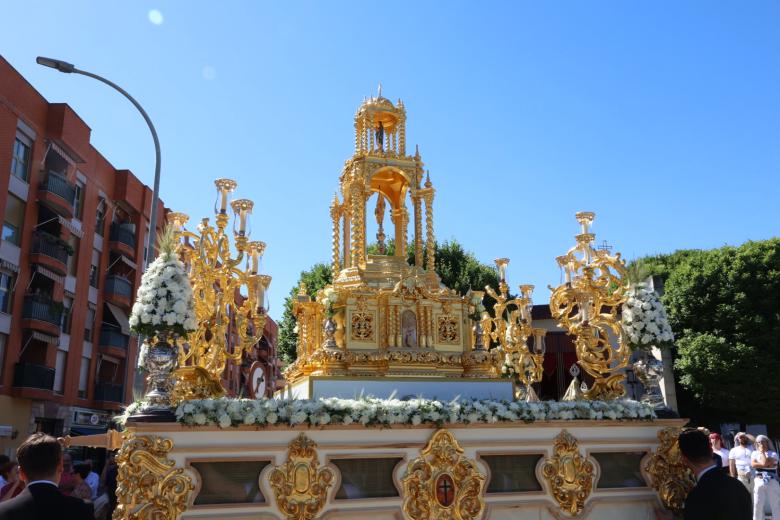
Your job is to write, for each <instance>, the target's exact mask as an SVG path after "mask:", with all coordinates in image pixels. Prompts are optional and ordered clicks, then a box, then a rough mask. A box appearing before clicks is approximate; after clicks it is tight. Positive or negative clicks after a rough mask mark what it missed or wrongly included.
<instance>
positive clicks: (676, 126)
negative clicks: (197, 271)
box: [0, 1, 780, 317]
mask: <svg viewBox="0 0 780 520" xmlns="http://www.w3.org/2000/svg"><path fill="white" fill-rule="evenodd" d="M2 10H3V19H4V21H5V23H4V24H3V30H2V31H0V53H2V54H3V55H4V56H5V57H6V59H8V60H9V61H10V62H11V64H12V65H14V66H15V67H16V68H17V69H18V70H19V71H20V72H21V73H22V74H23V75H24V76H25V77H27V79H28V80H29V81H30V82H31V83H32V84H33V85H34V86H35V87H36V88H37V89H38V90H39V91H40V92H41V93H42V94H43V95H44V96H46V97H47V98H48V99H49V100H50V101H52V102H67V103H69V104H70V105H71V106H72V107H73V108H74V109H75V110H76V111H77V112H78V113H79V114H80V115H81V116H82V117H83V118H84V120H85V121H87V123H88V124H89V125H90V127H91V128H92V142H93V144H94V146H95V147H97V148H98V149H99V150H100V151H101V152H102V153H103V154H104V155H105V156H106V157H107V158H108V159H109V160H110V161H111V162H112V163H113V164H114V166H116V167H118V168H129V169H131V170H132V171H133V172H134V173H135V174H136V175H137V176H139V177H140V178H141V179H143V180H144V181H145V182H146V183H147V184H150V185H151V183H152V177H153V168H154V154H153V149H152V143H151V139H150V137H149V135H148V132H147V129H146V128H145V126H144V123H143V121H142V120H141V118H140V117H139V116H138V115H137V114H136V113H135V112H134V109H133V108H132V106H131V105H129V103H127V102H126V101H125V100H124V99H123V98H121V97H120V96H119V95H118V94H116V93H115V92H113V91H111V90H110V89H108V88H107V87H105V86H104V85H101V84H99V83H97V82H95V81H92V80H90V79H88V78H84V77H79V76H66V75H62V74H58V73H56V72H55V71H53V70H50V69H44V68H42V67H40V66H37V65H36V64H35V57H36V56H37V55H44V56H51V57H57V58H61V59H65V60H67V61H71V62H73V63H75V64H76V65H77V66H79V67H81V68H83V69H86V70H90V71H93V72H96V73H98V74H102V75H104V76H106V77H108V78H110V79H112V80H113V81H115V82H117V83H119V84H120V85H122V86H123V87H125V88H126V89H127V90H128V91H129V92H131V93H132V94H133V95H134V96H135V97H136V98H137V99H138V100H139V101H140V102H141V103H142V104H143V105H144V107H145V108H146V109H147V111H148V112H149V114H150V115H151V117H152V119H153V120H154V122H155V124H156V126H157V129H158V132H159V134H160V139H161V142H162V149H163V166H162V172H163V176H162V187H161V195H162V197H163V199H164V200H165V202H166V204H167V205H168V206H169V207H171V208H173V209H176V210H179V211H184V212H186V213H188V214H190V216H191V217H193V218H199V217H201V216H209V215H210V213H211V208H212V207H213V202H214V192H213V189H212V186H213V185H212V180H213V179H214V178H217V177H230V178H233V179H236V180H237V181H238V182H239V191H238V194H239V195H240V196H245V197H248V198H251V199H253V200H254V201H255V203H256V205H255V210H256V211H255V214H254V216H253V235H252V237H253V238H254V239H259V240H264V241H266V242H267V243H268V249H267V251H266V256H265V260H264V266H265V270H266V271H267V272H268V273H269V274H271V275H272V276H273V278H274V281H273V283H272V291H271V315H272V316H274V317H279V315H280V313H281V310H280V309H281V303H282V298H283V297H284V295H286V294H287V292H288V291H289V289H290V287H291V286H292V285H293V284H294V283H295V280H296V279H297V276H298V274H299V272H300V271H301V270H302V269H306V268H308V267H309V266H311V265H312V264H313V263H314V262H317V261H328V260H329V258H330V232H331V230H330V218H329V214H328V204H329V202H330V200H331V199H332V197H333V193H334V191H335V189H336V188H337V184H338V176H339V174H340V171H341V166H342V165H343V162H344V160H345V159H347V158H348V157H349V156H350V155H351V154H352V151H353V142H354V141H353V126H352V124H353V115H354V112H355V110H356V108H357V107H358V105H359V104H360V102H361V100H362V99H363V97H364V96H366V95H371V94H373V93H375V91H376V85H377V83H378V82H380V81H381V82H382V84H383V93H384V95H385V96H386V97H389V98H391V99H393V100H395V99H397V98H399V97H400V98H402V99H403V100H404V103H405V104H406V107H407V112H408V124H407V139H408V141H409V142H410V143H411V144H412V145H413V144H414V143H419V145H420V151H421V153H422V156H423V159H424V161H425V163H426V166H427V168H429V169H430V172H431V178H432V181H433V183H434V186H435V187H436V189H437V194H436V200H435V203H434V206H435V219H436V234H437V237H438V238H439V239H449V238H457V239H458V240H459V241H460V242H461V243H462V244H463V245H464V246H465V247H466V248H467V249H469V250H471V251H473V252H474V253H475V254H476V255H477V257H478V258H480V259H481V260H482V261H485V262H492V260H493V259H494V258H496V257H499V256H508V257H510V258H511V260H512V262H511V264H510V266H509V281H510V282H511V283H512V285H516V284H519V283H533V284H536V285H537V287H538V289H537V295H536V301H537V302H542V301H544V300H545V299H546V297H547V295H548V292H547V290H546V289H543V288H544V287H545V286H546V285H548V284H557V283H558V281H559V272H558V269H557V267H556V265H555V261H554V257H555V256H556V255H559V254H562V253H563V252H565V251H566V249H567V248H568V247H570V246H571V245H573V242H574V240H573V235H574V234H575V233H576V231H577V226H576V222H575V221H574V213H575V212H576V211H578V210H592V211H595V212H596V214H597V218H596V223H595V226H594V231H595V232H596V233H597V240H599V241H601V240H602V239H606V240H608V241H609V243H610V244H612V245H614V246H615V248H616V250H619V251H622V252H623V254H624V256H626V257H627V258H629V259H630V258H633V257H636V256H641V255H645V254H652V253H660V252H671V251H674V250H675V249H680V248H711V247H718V246H721V245H724V244H739V243H742V242H744V241H745V240H749V239H754V240H757V239H765V238H769V237H772V236H776V235H777V234H778V222H780V218H778V217H779V215H778V207H780V205H779V204H778V200H780V182H779V181H778V178H779V177H780V31H778V30H777V27H778V26H780V3H778V2H776V1H766V2H758V1H755V2H753V1H745V2H704V1H702V2H683V1H655V2H649V1H646V2H626V1H589V2H574V1H571V2H569V1H560V2H469V3H467V2H443V1H441V2H434V1H426V2H420V1H418V2H386V1H385V2H367V1H363V2H346V1H335V2H325V1H320V2H292V1H288V2H281V1H280V2H248V1H246V2H213V1H212V2H204V1H188V2H183V1H179V2H173V1H156V2H147V1H133V2H98V1H94V2H84V1H69V2H55V1H50V2H40V1H25V2H6V3H4V6H3V8H2ZM152 10H156V11H158V12H159V14H160V15H161V18H162V20H160V17H157V18H155V17H154V16H151V17H150V11H152ZM151 19H154V21H155V22H161V23H153V22H152V21H151Z"/></svg>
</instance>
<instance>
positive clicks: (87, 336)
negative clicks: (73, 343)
mask: <svg viewBox="0 0 780 520" xmlns="http://www.w3.org/2000/svg"><path fill="white" fill-rule="evenodd" d="M94 328H95V307H93V306H92V305H91V304H90V306H89V307H87V317H86V318H84V341H86V342H89V343H92V331H93V330H94Z"/></svg>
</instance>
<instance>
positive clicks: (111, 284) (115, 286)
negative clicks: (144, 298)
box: [105, 274, 133, 298]
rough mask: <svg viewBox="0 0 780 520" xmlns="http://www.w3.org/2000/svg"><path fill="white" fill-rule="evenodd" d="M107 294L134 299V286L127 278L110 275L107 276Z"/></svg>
mask: <svg viewBox="0 0 780 520" xmlns="http://www.w3.org/2000/svg"><path fill="white" fill-rule="evenodd" d="M105 290H106V292H107V293H109V294H116V295H117V296H124V297H125V298H132V297H133V284H132V283H131V282H130V280H128V279H127V278H124V277H122V276H117V275H114V274H110V275H108V276H106V289H105Z"/></svg>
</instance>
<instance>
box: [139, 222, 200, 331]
mask: <svg viewBox="0 0 780 520" xmlns="http://www.w3.org/2000/svg"><path fill="white" fill-rule="evenodd" d="M129 322H130V328H131V330H132V331H133V332H136V333H138V334H143V335H144V336H148V337H152V336H155V335H157V334H158V333H160V332H168V333H176V334H182V335H184V334H186V333H188V332H191V331H193V330H195V329H197V327H198V323H197V320H196V319H195V308H194V303H193V296H192V286H191V285H190V279H189V277H188V275H187V271H186V270H185V268H184V264H183V263H182V262H181V260H179V257H178V256H177V254H176V253H175V251H174V247H173V238H172V233H171V232H169V231H168V230H166V233H165V234H164V235H163V236H162V237H161V239H160V255H159V256H158V257H157V258H156V259H155V260H154V262H152V263H151V264H150V265H149V267H148V268H147V269H146V272H145V273H144V274H143V277H142V278H141V286H140V287H139V288H138V293H137V294H136V301H135V304H134V305H133V311H132V313H131V314H130V320H129Z"/></svg>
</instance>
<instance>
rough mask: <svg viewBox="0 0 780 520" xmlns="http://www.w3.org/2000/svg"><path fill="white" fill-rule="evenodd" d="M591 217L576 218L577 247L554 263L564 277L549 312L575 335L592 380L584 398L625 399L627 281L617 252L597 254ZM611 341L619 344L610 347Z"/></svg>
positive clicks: (580, 359) (585, 214)
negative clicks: (623, 324)
mask: <svg viewBox="0 0 780 520" xmlns="http://www.w3.org/2000/svg"><path fill="white" fill-rule="evenodd" d="M595 216H596V215H595V214H594V213H592V212H589V211H582V212H579V213H577V214H576V218H577V222H579V224H580V231H581V232H580V233H579V234H578V235H576V236H575V240H576V242H577V243H576V245H575V246H574V247H572V248H571V249H569V251H568V252H567V253H566V254H565V255H563V256H559V257H557V258H556V260H557V262H558V265H559V266H560V268H561V269H563V270H564V273H565V280H566V281H565V282H564V283H562V284H561V285H559V286H558V287H556V288H554V289H553V288H552V287H551V288H550V289H551V290H552V295H551V296H550V312H551V314H552V316H553V318H554V319H556V320H557V321H558V323H559V324H560V325H561V326H562V327H563V328H565V329H566V330H568V332H569V334H571V335H573V336H575V340H574V344H575V347H576V351H577V359H578V363H579V365H580V366H581V367H582V369H583V370H585V372H587V373H588V374H590V375H591V376H593V378H594V382H593V385H592V386H591V387H590V388H589V389H587V390H586V391H585V392H584V396H585V398H586V399H593V400H609V399H617V398H619V397H622V396H623V395H625V388H624V385H623V381H624V380H625V374H624V373H623V371H622V369H623V368H625V367H626V366H627V365H628V360H629V357H630V355H631V353H630V350H629V348H628V346H627V345H626V342H625V338H624V335H623V328H622V327H621V325H620V320H619V319H618V317H617V313H618V309H620V307H621V306H622V304H623V302H624V301H625V299H626V296H627V291H628V277H627V273H626V267H625V262H624V261H623V260H622V259H621V258H620V253H616V254H615V255H614V256H612V255H610V254H609V251H607V250H606V249H599V250H596V249H594V248H593V242H594V240H595V238H596V235H594V234H593V233H591V232H590V225H591V224H592V223H593V219H594V218H595ZM610 338H615V339H616V340H617V346H616V347H613V346H612V344H611V342H610Z"/></svg>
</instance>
